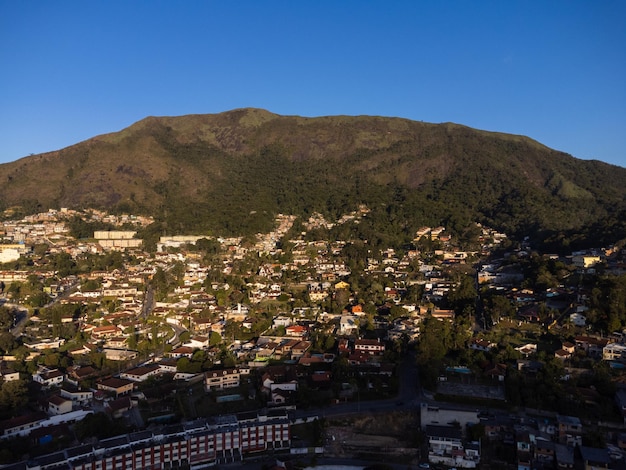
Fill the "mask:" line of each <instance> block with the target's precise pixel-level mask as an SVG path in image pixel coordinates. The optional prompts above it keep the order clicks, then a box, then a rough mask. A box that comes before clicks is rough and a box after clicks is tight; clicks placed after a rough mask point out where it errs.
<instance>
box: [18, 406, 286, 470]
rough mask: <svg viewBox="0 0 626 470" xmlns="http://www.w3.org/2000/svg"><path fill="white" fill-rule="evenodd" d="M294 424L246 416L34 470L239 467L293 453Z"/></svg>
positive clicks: (72, 451)
mask: <svg viewBox="0 0 626 470" xmlns="http://www.w3.org/2000/svg"><path fill="white" fill-rule="evenodd" d="M290 445H291V431H290V421H289V418H288V416H287V414H286V412H285V411H284V410H273V411H271V412H267V413H265V414H260V413H256V412H252V413H241V414H239V415H236V416H221V417H216V418H212V419H202V420H198V421H194V422H188V423H184V424H182V425H181V424H178V425H172V426H168V427H165V428H163V429H161V430H154V431H153V430H151V431H141V432H137V433H133V434H127V435H123V436H117V437H113V438H110V439H106V440H102V441H100V442H99V443H97V444H95V445H82V446H79V447H73V448H69V449H66V450H64V451H61V452H57V453H55V454H51V455H45V456H41V457H36V458H34V459H31V460H30V461H29V462H28V465H29V466H28V468H40V469H44V468H56V467H58V466H61V465H63V466H64V468H69V469H72V470H153V469H164V468H189V469H192V470H195V469H200V468H206V467H207V466H212V465H216V464H221V463H230V462H239V461H242V460H243V459H244V458H245V456H247V455H250V454H255V453H259V452H264V451H267V450H281V449H288V448H289V447H290Z"/></svg>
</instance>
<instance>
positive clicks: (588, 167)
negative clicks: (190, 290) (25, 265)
mask: <svg viewBox="0 0 626 470" xmlns="http://www.w3.org/2000/svg"><path fill="white" fill-rule="evenodd" d="M0 175H2V176H0V178H1V181H2V185H0V209H1V210H7V209H12V212H7V213H6V215H7V216H8V215H9V214H12V215H16V214H18V213H27V212H33V211H35V210H41V209H47V208H49V207H71V208H84V207H94V208H105V209H108V210H112V211H125V212H134V213H149V214H152V215H154V216H155V217H156V218H157V220H158V229H159V230H160V231H161V232H170V233H174V232H176V233H184V232H198V231H203V232H205V233H220V234H252V233H255V232H257V231H261V230H266V229H268V228H269V227H270V226H271V223H272V219H273V215H274V214H276V213H279V212H281V213H291V214H297V215H307V214H310V213H312V212H314V211H319V212H322V213H325V214H332V215H336V214H342V213H345V212H348V211H351V210H354V209H355V208H356V207H357V206H358V205H359V204H366V205H367V206H368V207H369V208H370V209H371V212H370V214H369V216H368V218H367V220H366V222H365V223H363V224H361V226H359V227H356V228H354V230H358V231H360V232H362V233H358V234H356V235H358V236H361V237H367V238H368V239H372V237H374V238H377V239H381V240H384V239H392V240H395V241H397V242H400V241H402V240H410V239H411V237H412V236H413V234H414V232H415V230H416V229H417V228H418V227H419V226H421V225H435V224H445V225H446V226H447V227H449V229H451V230H456V231H462V230H463V229H464V228H465V227H466V226H467V225H468V224H469V223H470V222H471V221H478V222H483V223H485V224H488V225H490V226H493V227H495V228H498V229H500V230H503V231H506V232H507V233H509V234H510V235H512V236H525V235H530V236H533V237H540V238H542V239H549V240H552V241H555V240H561V241H563V240H567V241H568V243H569V242H570V241H573V242H575V243H579V242H581V241H583V240H584V239H585V238H586V237H587V236H591V235H593V236H595V237H596V239H595V240H594V241H595V242H596V243H598V242H604V241H605V239H606V241H607V242H612V241H616V240H617V239H620V238H624V237H626V227H625V226H624V225H625V223H624V220H626V217H625V215H626V212H625V207H626V185H625V184H624V183H625V182H626V169H624V168H621V167H616V166H612V165H608V164H605V163H602V162H598V161H582V160H578V159H576V158H573V157H572V156H569V155H567V154H564V153H562V152H558V151H554V150H551V149H549V148H547V147H545V146H543V145H541V144H539V143H538V142H536V141H533V140H532V139H529V138H527V137H523V136H517V135H507V134H502V133H492V132H486V131H480V130H475V129H471V128H468V127H464V126H460V125H456V124H449V123H447V124H428V123H423V122H415V121H409V120H406V119H399V118H384V117H371V116H358V117H348V116H332V117H320V118H303V117H296V116H279V115H276V114H272V113H269V112H267V111H264V110H259V109H239V110H234V111H230V112H226V113H221V114H214V115H190V116H181V117H149V118H146V119H143V120H142V121H139V122H137V123H135V124H133V125H132V126H130V127H128V128H126V129H124V130H122V131H120V132H116V133H112V134H107V135H102V136H98V137H94V138H93V139H90V140H87V141H85V142H81V143H78V144H76V145H73V146H71V147H68V148H65V149H62V150H59V151H56V152H50V153H46V154H41V155H34V156H31V157H27V158H24V159H21V160H18V161H16V162H13V163H8V164H4V165H0ZM597 237H601V238H599V239H598V238H597ZM609 238H610V239H609ZM576 240H578V241H576Z"/></svg>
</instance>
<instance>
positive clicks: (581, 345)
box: [574, 336, 609, 357]
mask: <svg viewBox="0 0 626 470" xmlns="http://www.w3.org/2000/svg"><path fill="white" fill-rule="evenodd" d="M574 341H575V342H576V349H579V350H582V351H585V352H586V353H587V354H588V355H589V356H591V357H602V351H603V350H604V347H605V346H606V345H607V344H609V340H608V339H606V338H595V337H593V336H577V337H576V338H574Z"/></svg>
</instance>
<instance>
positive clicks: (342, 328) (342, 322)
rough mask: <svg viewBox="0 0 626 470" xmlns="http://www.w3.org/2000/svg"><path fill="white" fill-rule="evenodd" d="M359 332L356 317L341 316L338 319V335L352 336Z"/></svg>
mask: <svg viewBox="0 0 626 470" xmlns="http://www.w3.org/2000/svg"><path fill="white" fill-rule="evenodd" d="M358 332H359V322H358V319H357V317H355V316H352V315H342V316H341V318H340V319H339V331H338V333H339V334H340V335H354V334H357V333H358Z"/></svg>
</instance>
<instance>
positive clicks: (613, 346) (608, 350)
mask: <svg viewBox="0 0 626 470" xmlns="http://www.w3.org/2000/svg"><path fill="white" fill-rule="evenodd" d="M602 359H604V360H605V361H624V360H626V345H624V344H619V343H609V344H607V345H606V346H604V348H602Z"/></svg>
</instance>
